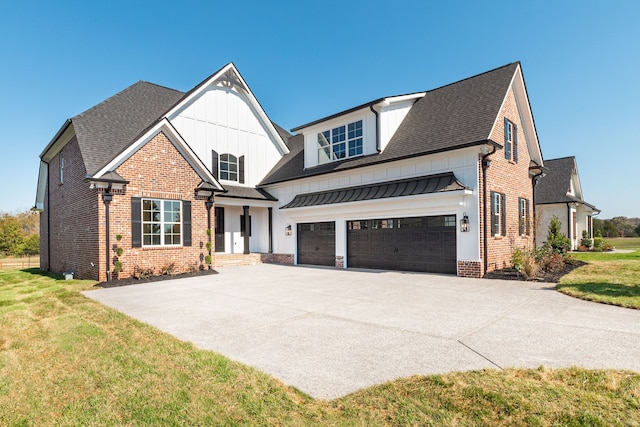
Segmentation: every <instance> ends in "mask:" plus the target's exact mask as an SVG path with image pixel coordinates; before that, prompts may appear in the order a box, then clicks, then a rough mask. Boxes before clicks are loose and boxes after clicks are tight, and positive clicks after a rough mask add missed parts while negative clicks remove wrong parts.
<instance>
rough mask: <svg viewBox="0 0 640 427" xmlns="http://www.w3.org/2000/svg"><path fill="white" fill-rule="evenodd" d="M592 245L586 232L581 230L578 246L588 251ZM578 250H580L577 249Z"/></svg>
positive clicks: (591, 240)
mask: <svg viewBox="0 0 640 427" xmlns="http://www.w3.org/2000/svg"><path fill="white" fill-rule="evenodd" d="M592 245H593V239H591V238H590V237H589V233H588V232H587V230H582V239H580V246H581V247H582V246H584V247H586V248H587V249H589V248H590V247H591V246H592ZM578 250H580V248H578Z"/></svg>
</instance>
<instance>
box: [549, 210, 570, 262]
mask: <svg viewBox="0 0 640 427" xmlns="http://www.w3.org/2000/svg"><path fill="white" fill-rule="evenodd" d="M561 226H562V223H561V222H560V220H559V219H558V217H557V216H554V217H553V218H551V222H549V234H548V235H547V244H548V245H549V246H551V248H552V249H553V251H554V252H556V253H559V254H563V255H564V254H565V253H567V252H568V251H569V250H570V249H571V240H569V238H568V237H567V236H566V235H565V234H564V233H562V232H560V228H561Z"/></svg>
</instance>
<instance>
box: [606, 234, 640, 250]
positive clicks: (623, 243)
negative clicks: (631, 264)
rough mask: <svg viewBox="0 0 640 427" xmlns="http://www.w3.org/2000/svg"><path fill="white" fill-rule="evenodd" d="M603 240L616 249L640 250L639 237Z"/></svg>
mask: <svg viewBox="0 0 640 427" xmlns="http://www.w3.org/2000/svg"><path fill="white" fill-rule="evenodd" d="M605 240H606V241H607V242H608V243H610V244H612V245H613V246H615V248H616V249H635V250H639V249H640V237H615V238H605Z"/></svg>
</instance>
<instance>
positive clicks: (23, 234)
mask: <svg viewBox="0 0 640 427" xmlns="http://www.w3.org/2000/svg"><path fill="white" fill-rule="evenodd" d="M39 233H40V216H39V215H38V214H37V213H34V212H30V211H26V212H20V213H17V214H8V213H0V257H7V256H25V255H36V254H39V253H40V234H39Z"/></svg>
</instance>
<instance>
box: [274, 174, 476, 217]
mask: <svg viewBox="0 0 640 427" xmlns="http://www.w3.org/2000/svg"><path fill="white" fill-rule="evenodd" d="M464 189H466V187H465V186H464V185H463V184H462V183H461V182H460V181H459V180H458V179H457V178H456V177H455V175H454V174H453V172H449V173H443V174H436V175H427V176H420V177H417V178H409V179H400V180H395V181H387V182H379V183H376V184H369V185H359V186H356V187H347V188H338V189H336V190H329V191H320V192H316V193H306V194H298V195H297V196H296V197H294V199H293V200H292V201H290V202H289V203H287V204H286V205H284V206H282V207H281V208H280V209H290V208H301V207H307V206H320V205H330V204H334V203H348V202H360V201H364V200H377V199H386V198H390V197H401V196H415V195H419V194H430V193H442V192H445V191H456V190H464Z"/></svg>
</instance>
